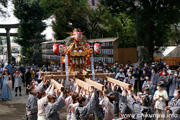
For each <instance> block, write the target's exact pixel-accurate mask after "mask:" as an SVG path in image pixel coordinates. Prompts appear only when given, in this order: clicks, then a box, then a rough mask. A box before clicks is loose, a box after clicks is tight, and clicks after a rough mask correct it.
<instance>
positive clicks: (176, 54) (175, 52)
mask: <svg viewBox="0 0 180 120" xmlns="http://www.w3.org/2000/svg"><path fill="white" fill-rule="evenodd" d="M179 51H180V46H176V48H175V49H174V50H172V51H171V52H170V53H169V54H168V55H166V57H169V58H170V57H171V58H176V57H180V52H179Z"/></svg>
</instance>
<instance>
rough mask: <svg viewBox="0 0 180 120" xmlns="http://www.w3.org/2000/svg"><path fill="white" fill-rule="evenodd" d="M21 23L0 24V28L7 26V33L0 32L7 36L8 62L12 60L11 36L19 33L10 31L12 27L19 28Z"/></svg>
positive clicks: (0, 34) (1, 34)
mask: <svg viewBox="0 0 180 120" xmlns="http://www.w3.org/2000/svg"><path fill="white" fill-rule="evenodd" d="M19 25H20V24H0V28H5V30H6V33H0V36H6V38H7V54H8V62H11V61H12V56H11V43H10V36H18V33H10V29H11V28H19Z"/></svg>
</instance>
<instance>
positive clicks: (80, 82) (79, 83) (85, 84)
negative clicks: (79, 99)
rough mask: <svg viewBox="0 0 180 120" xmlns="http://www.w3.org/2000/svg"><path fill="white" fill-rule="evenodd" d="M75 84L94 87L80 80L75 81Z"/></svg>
mask: <svg viewBox="0 0 180 120" xmlns="http://www.w3.org/2000/svg"><path fill="white" fill-rule="evenodd" d="M75 82H76V83H77V85H79V86H81V87H87V88H88V87H91V86H92V85H90V84H88V83H86V82H84V81H82V80H80V79H75Z"/></svg>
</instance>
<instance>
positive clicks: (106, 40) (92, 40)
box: [42, 37, 118, 44]
mask: <svg viewBox="0 0 180 120" xmlns="http://www.w3.org/2000/svg"><path fill="white" fill-rule="evenodd" d="M117 39H118V38H117V37H115V38H98V39H88V40H87V42H90V43H93V42H114V41H116V40H117ZM58 42H66V39H64V40H56V41H46V42H43V43H42V44H48V43H58Z"/></svg>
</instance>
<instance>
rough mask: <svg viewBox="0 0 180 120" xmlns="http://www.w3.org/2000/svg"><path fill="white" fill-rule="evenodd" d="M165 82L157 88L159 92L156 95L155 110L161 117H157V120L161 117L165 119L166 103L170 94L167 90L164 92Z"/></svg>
mask: <svg viewBox="0 0 180 120" xmlns="http://www.w3.org/2000/svg"><path fill="white" fill-rule="evenodd" d="M163 85H164V83H163V82H160V83H159V84H158V86H157V90H156V92H155V94H154V98H153V99H154V101H155V109H156V114H157V115H161V116H156V117H157V119H158V118H159V117H163V118H165V108H166V101H167V100H168V94H167V91H166V90H163Z"/></svg>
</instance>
